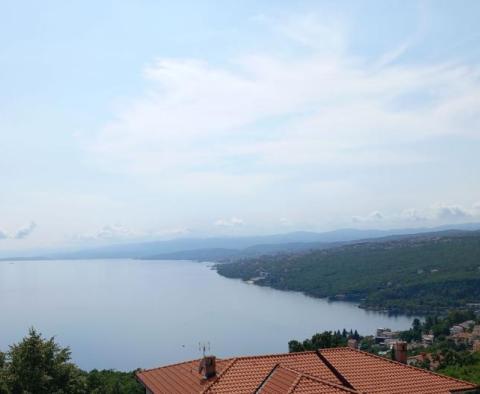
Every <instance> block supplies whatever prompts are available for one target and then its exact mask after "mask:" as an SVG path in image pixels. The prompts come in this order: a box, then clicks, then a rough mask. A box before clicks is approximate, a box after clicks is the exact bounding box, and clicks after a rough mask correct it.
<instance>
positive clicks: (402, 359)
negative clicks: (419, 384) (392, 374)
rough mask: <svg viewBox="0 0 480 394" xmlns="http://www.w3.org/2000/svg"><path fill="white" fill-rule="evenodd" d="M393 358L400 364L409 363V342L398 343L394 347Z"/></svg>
mask: <svg viewBox="0 0 480 394" xmlns="http://www.w3.org/2000/svg"><path fill="white" fill-rule="evenodd" d="M392 352H393V358H394V360H395V361H398V362H399V363H403V364H406V363H407V342H405V341H397V342H395V343H394V344H393V346H392Z"/></svg>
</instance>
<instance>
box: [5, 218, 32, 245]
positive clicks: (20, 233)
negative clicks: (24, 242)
mask: <svg viewBox="0 0 480 394" xmlns="http://www.w3.org/2000/svg"><path fill="white" fill-rule="evenodd" d="M36 228H37V224H36V223H35V222H33V221H32V222H30V223H29V224H28V225H25V226H23V227H21V228H19V229H18V230H17V231H15V232H14V233H13V234H12V233H8V232H6V231H4V230H2V229H0V239H17V240H20V239H25V238H27V237H29V236H30V235H31V234H32V233H33V231H34V230H35V229H36Z"/></svg>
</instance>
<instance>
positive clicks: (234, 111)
mask: <svg viewBox="0 0 480 394" xmlns="http://www.w3.org/2000/svg"><path fill="white" fill-rule="evenodd" d="M186 9H188V12H186V11H185V10H186ZM479 12H480V3H479V2H476V1H459V2H448V1H422V2H413V1H401V2H400V1H399V2H396V1H392V2H388V3H386V2H385V3H384V2H378V1H365V2H354V1H341V2H326V1H320V2H317V1H298V2H295V3H291V2H287V1H263V2H254V1H245V2H241V3H238V2H233V1H225V2H222V3H221V4H219V3H218V2H213V1H204V2H188V1H183V2H177V3H174V4H172V3H171V2H166V1H159V2H146V1H140V2H129V1H116V2H102V3H97V2H92V1H83V2H74V3H68V4H67V3H65V2H61V1H47V2H41V3H40V2H33V1H27V2H22V3H18V2H13V1H6V2H2V4H1V5H0V48H1V49H2V50H1V52H0V71H1V72H0V85H1V86H2V89H1V91H0V164H1V166H2V168H3V169H4V170H3V171H2V173H1V180H2V186H3V187H2V192H1V193H0V253H5V252H7V251H8V252H10V251H16V252H19V253H21V252H22V251H28V250H32V249H41V248H64V247H84V246H88V245H97V244H99V243H115V242H128V241H135V240H149V239H168V238H175V237H179V236H189V237H199V236H202V237H211V236H244V235H262V234H274V233H287V232H293V231H317V232H319V231H328V230H335V229H341V228H358V229H367V228H368V229H390V228H420V227H434V226H439V225H444V224H452V225H454V224H455V223H465V222H480V182H479V171H478V169H479V168H480V155H479V154H478V152H479V147H480V116H479V103H480V45H479V40H480V28H479V27H478V20H477V19H478V18H477V15H479Z"/></svg>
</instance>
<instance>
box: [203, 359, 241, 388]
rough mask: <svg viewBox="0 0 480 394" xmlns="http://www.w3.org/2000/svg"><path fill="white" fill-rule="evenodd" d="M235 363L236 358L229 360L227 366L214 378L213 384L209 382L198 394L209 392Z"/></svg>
mask: <svg viewBox="0 0 480 394" xmlns="http://www.w3.org/2000/svg"><path fill="white" fill-rule="evenodd" d="M236 361H237V358H236V357H234V358H232V359H231V360H230V362H229V364H228V365H227V366H226V367H225V368H223V370H222V372H220V373H219V374H218V376H217V378H216V379H215V380H214V381H213V382H211V383H210V384H208V385H207V387H205V388H204V389H203V390H202V391H201V392H200V394H204V393H206V392H207V391H208V390H210V389H211V388H212V387H213V385H214V384H215V383H217V382H218V381H219V380H220V378H221V377H222V376H223V375H225V373H226V372H227V371H228V370H229V369H230V367H231V366H232V365H233V364H235V363H236Z"/></svg>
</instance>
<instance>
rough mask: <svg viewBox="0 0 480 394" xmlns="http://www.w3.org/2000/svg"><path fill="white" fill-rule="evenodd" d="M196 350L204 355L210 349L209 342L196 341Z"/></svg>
mask: <svg viewBox="0 0 480 394" xmlns="http://www.w3.org/2000/svg"><path fill="white" fill-rule="evenodd" d="M198 351H199V352H200V353H202V354H203V357H205V355H206V353H207V352H209V351H210V342H198Z"/></svg>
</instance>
